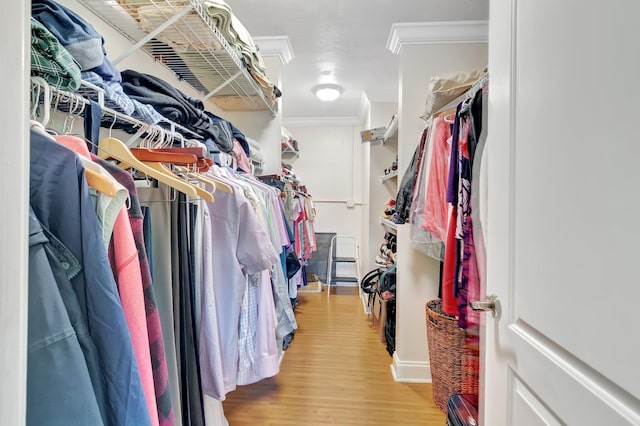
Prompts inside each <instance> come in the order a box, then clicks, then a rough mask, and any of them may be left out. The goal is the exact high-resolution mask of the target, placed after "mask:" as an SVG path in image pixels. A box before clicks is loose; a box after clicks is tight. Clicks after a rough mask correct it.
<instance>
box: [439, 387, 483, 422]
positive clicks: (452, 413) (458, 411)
mask: <svg viewBox="0 0 640 426" xmlns="http://www.w3.org/2000/svg"><path fill="white" fill-rule="evenodd" d="M477 425H478V396H477V395H468V394H463V395H461V394H455V395H451V398H449V400H448V401H447V426H477Z"/></svg>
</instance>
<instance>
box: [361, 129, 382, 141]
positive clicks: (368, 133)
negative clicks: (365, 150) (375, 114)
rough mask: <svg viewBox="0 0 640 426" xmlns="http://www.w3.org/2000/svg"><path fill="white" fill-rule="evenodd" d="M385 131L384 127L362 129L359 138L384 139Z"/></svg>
mask: <svg viewBox="0 0 640 426" xmlns="http://www.w3.org/2000/svg"><path fill="white" fill-rule="evenodd" d="M386 131H387V128H386V127H376V128H375V129H369V130H363V131H361V132H360V138H361V139H362V142H371V141H376V140H380V139H384V134H385V133H386Z"/></svg>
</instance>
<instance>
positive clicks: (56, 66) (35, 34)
mask: <svg viewBox="0 0 640 426" xmlns="http://www.w3.org/2000/svg"><path fill="white" fill-rule="evenodd" d="M31 75H33V76H36V77H42V78H44V79H45V80H46V81H47V83H49V84H51V85H53V86H55V87H58V88H60V89H62V90H67V91H71V92H73V91H75V90H77V89H78V88H79V87H80V66H79V65H78V63H77V62H76V61H75V60H74V59H73V56H71V54H70V53H69V52H68V51H67V50H66V49H65V48H64V47H63V46H62V45H61V44H60V43H59V41H58V39H57V38H56V37H55V36H54V35H53V34H51V32H49V30H47V28H46V27H45V26H44V25H42V24H41V23H40V22H38V21H36V20H35V19H33V18H31Z"/></svg>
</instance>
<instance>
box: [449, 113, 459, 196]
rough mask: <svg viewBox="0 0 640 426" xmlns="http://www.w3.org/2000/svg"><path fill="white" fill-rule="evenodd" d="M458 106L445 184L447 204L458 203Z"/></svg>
mask: <svg viewBox="0 0 640 426" xmlns="http://www.w3.org/2000/svg"><path fill="white" fill-rule="evenodd" d="M460 106H461V105H458V107H457V108H456V115H455V119H454V122H453V130H452V132H451V155H450V156H449V182H448V184H447V203H450V204H456V203H457V202H458V140H459V138H460Z"/></svg>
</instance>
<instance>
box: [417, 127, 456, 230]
mask: <svg viewBox="0 0 640 426" xmlns="http://www.w3.org/2000/svg"><path fill="white" fill-rule="evenodd" d="M450 139H451V126H450V125H449V123H447V122H446V121H445V120H444V117H438V118H436V119H435V120H434V124H433V137H432V139H431V144H432V148H433V150H432V155H431V165H430V167H429V177H428V180H427V197H426V203H425V208H424V220H423V221H422V227H423V228H424V229H426V230H427V231H429V232H430V233H431V235H433V236H434V237H435V238H437V239H438V240H440V241H446V240H447V222H448V219H449V214H448V210H449V206H448V204H447V184H448V179H449V153H450V151H451V146H450Z"/></svg>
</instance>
